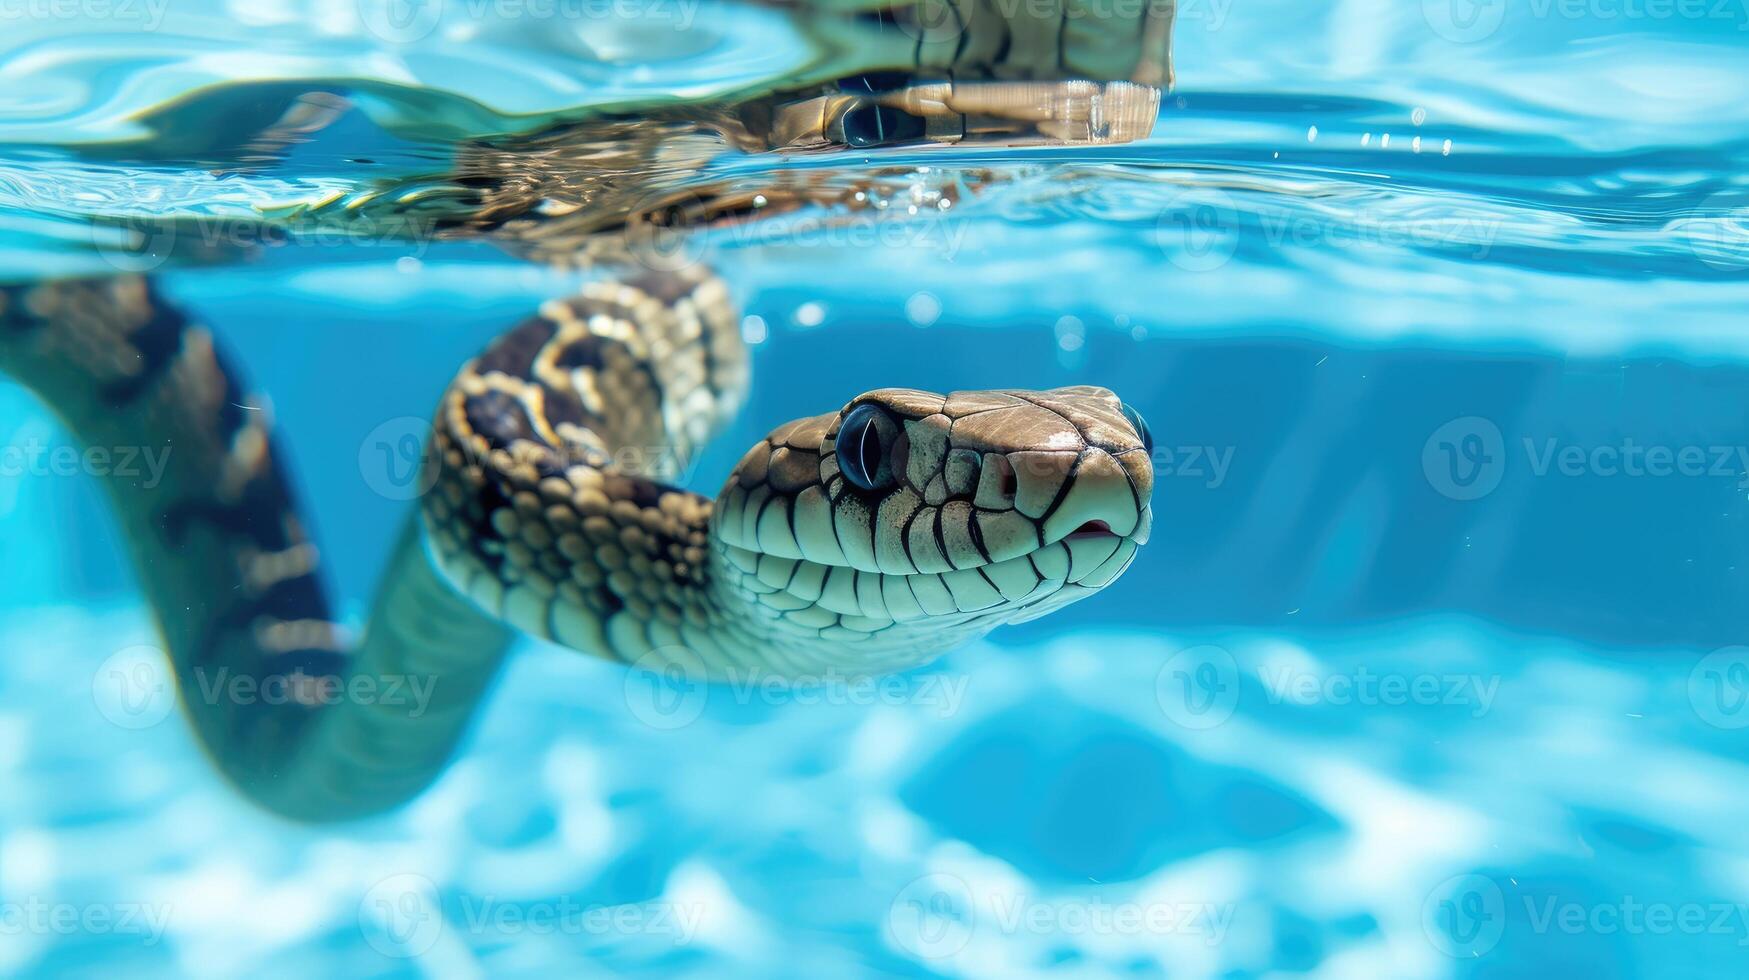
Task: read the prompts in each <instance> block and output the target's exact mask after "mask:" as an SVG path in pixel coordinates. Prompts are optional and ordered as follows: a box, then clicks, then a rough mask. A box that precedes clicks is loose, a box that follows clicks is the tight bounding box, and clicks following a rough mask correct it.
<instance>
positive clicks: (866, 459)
mask: <svg viewBox="0 0 1749 980" xmlns="http://www.w3.org/2000/svg"><path fill="white" fill-rule="evenodd" d="M894 435H895V432H894V429H893V423H892V421H891V420H890V419H888V418H887V415H886V413H885V412H883V411H881V410H880V409H879V408H876V407H875V406H873V405H858V406H856V407H855V408H853V409H851V410H850V414H849V415H848V416H846V417H845V419H844V424H843V425H840V426H839V427H838V442H837V449H838V472H840V473H843V474H844V478H845V479H846V480H849V481H850V482H851V483H853V484H855V485H856V486H858V487H860V488H862V489H864V490H878V489H880V488H882V487H884V486H886V485H887V484H889V483H891V482H893V468H892V467H891V466H890V465H888V463H887V450H888V448H889V447H890V445H891V443H892V438H893V436H894Z"/></svg>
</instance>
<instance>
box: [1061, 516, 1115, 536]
mask: <svg viewBox="0 0 1749 980" xmlns="http://www.w3.org/2000/svg"><path fill="white" fill-rule="evenodd" d="M1121 536H1122V535H1119V534H1117V533H1116V532H1114V531H1112V529H1111V525H1110V524H1107V523H1105V522H1104V521H1088V522H1087V523H1085V524H1083V525H1081V526H1080V527H1078V528H1076V529H1075V530H1073V531H1070V532H1069V533H1068V534H1067V535H1066V536H1065V537H1064V538H1063V540H1064V541H1086V540H1088V539H1090V538H1098V537H1111V538H1116V537H1121Z"/></svg>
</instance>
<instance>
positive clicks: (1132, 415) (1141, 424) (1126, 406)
mask: <svg viewBox="0 0 1749 980" xmlns="http://www.w3.org/2000/svg"><path fill="white" fill-rule="evenodd" d="M1123 417H1124V418H1125V419H1126V420H1127V421H1128V422H1129V424H1130V428H1132V429H1134V430H1136V435H1138V436H1141V437H1142V451H1143V452H1149V453H1151V452H1153V451H1154V433H1152V432H1150V431H1148V420H1147V419H1144V418H1142V413H1141V412H1138V411H1136V409H1135V406H1133V405H1131V404H1130V403H1129V402H1124V403H1123Z"/></svg>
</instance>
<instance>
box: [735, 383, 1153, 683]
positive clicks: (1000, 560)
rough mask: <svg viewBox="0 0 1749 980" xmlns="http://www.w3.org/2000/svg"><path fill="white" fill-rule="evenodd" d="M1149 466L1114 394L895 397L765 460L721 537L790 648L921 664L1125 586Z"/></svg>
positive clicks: (836, 418)
mask: <svg viewBox="0 0 1749 980" xmlns="http://www.w3.org/2000/svg"><path fill="white" fill-rule="evenodd" d="M1151 453H1152V443H1151V437H1150V436H1149V434H1148V432H1147V426H1146V424H1145V423H1144V422H1143V421H1142V419H1141V416H1140V414H1139V413H1137V412H1135V411H1134V410H1133V409H1131V408H1129V407H1128V406H1126V405H1125V404H1124V403H1123V402H1122V401H1120V400H1119V399H1118V397H1117V396H1116V395H1114V394H1113V393H1112V392H1110V391H1108V390H1106V389H1104V388H1096V387H1090V386H1077V387H1071V388H1057V389H1053V390H1050V391H966V392H955V393H952V394H948V395H940V394H934V393H931V392H926V391H917V390H913V389H905V388H885V389H880V390H877V391H871V392H868V393H866V394H863V395H861V396H859V397H857V398H855V399H853V400H852V401H851V402H850V403H849V404H847V405H845V406H844V408H843V409H841V410H839V411H837V412H833V413H828V414H825V415H818V416H814V417H812V418H806V419H800V420H797V421H795V422H791V423H789V424H788V425H784V426H781V427H779V428H777V429H775V430H773V431H772V432H771V434H770V435H768V436H767V437H766V438H765V440H764V441H762V442H761V443H760V444H758V445H756V446H754V447H753V449H752V450H750V451H749V452H748V453H747V454H746V456H745V457H743V458H742V460H741V463H740V464H739V465H738V466H737V467H736V469H735V472H734V474H733V475H731V476H730V478H729V481H728V483H727V484H726V485H725V487H724V489H723V491H722V493H721V494H720V495H719V496H718V499H717V507H716V511H715V513H714V515H713V520H712V537H713V538H714V540H715V543H716V545H717V547H718V549H719V552H720V553H721V554H722V555H723V557H724V558H725V559H726V560H727V567H726V569H725V571H727V572H728V577H729V578H730V579H732V580H734V582H735V585H736V587H737V588H738V589H740V590H743V594H742V595H741V596H740V598H742V599H752V600H756V601H758V602H759V603H760V604H761V605H763V606H764V607H766V609H768V610H769V611H770V612H771V614H772V618H773V619H774V620H775V621H776V625H777V627H778V630H779V632H788V633H797V634H812V635H814V636H817V637H825V638H836V639H841V640H844V641H847V642H855V643H858V644H860V645H861V647H862V649H865V650H868V651H870V654H871V657H872V659H873V660H875V661H877V662H879V663H881V664H883V665H890V664H891V663H893V662H894V661H895V660H896V661H897V662H898V663H899V664H901V665H902V664H903V663H905V662H921V661H922V660H926V659H929V657H931V656H933V655H934V654H936V653H939V652H941V651H943V650H945V649H947V648H948V647H950V646H952V645H954V644H957V643H958V642H961V641H962V640H964V639H966V638H968V636H969V635H976V634H981V633H983V632H986V631H988V630H989V629H992V628H994V627H995V626H997V625H1001V624H1002V623H1008V622H1018V621H1022V620H1025V619H1031V618H1035V617H1036V616H1039V615H1043V614H1044V613H1046V612H1049V611H1051V610H1054V609H1057V608H1060V607H1062V606H1064V605H1066V604H1068V603H1069V602H1072V601H1074V600H1076V599H1080V598H1083V597H1085V596H1087V595H1090V594H1092V593H1093V592H1095V591H1097V590H1099V589H1101V588H1103V587H1105V586H1106V585H1109V584H1110V583H1111V582H1112V581H1114V580H1115V579H1116V578H1117V577H1118V575H1120V574H1122V572H1123V571H1124V570H1125V569H1126V568H1127V567H1128V566H1129V564H1130V562H1131V560H1132V559H1133V558H1134V557H1135V553H1136V549H1137V547H1139V546H1140V545H1141V544H1143V543H1145V542H1146V541H1147V539H1148V533H1149V529H1150V527H1151V524H1152V513H1151V511H1150V508H1149V501H1150V499H1151V497H1152V492H1153V480H1154V474H1153V466H1152V463H1151V459H1150V457H1151ZM876 650H882V651H887V654H888V655H887V656H886V657H881V656H873V652H874V651H876ZM859 662H863V661H859Z"/></svg>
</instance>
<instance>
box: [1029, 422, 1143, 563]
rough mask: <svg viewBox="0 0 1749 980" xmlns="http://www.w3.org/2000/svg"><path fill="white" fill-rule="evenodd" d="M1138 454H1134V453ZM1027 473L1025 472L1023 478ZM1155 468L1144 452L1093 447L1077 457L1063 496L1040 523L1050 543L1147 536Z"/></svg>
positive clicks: (1110, 540) (1073, 542)
mask: <svg viewBox="0 0 1749 980" xmlns="http://www.w3.org/2000/svg"><path fill="white" fill-rule="evenodd" d="M1132 457H1133V458H1132ZM1024 479H1025V477H1024V476H1023V477H1022V480H1023V481H1024ZM1152 484H1153V474H1152V471H1151V467H1150V465H1149V463H1148V459H1147V455H1146V454H1145V453H1136V452H1131V453H1123V454H1121V455H1119V456H1113V455H1111V454H1110V453H1108V452H1106V451H1105V450H1103V449H1099V448H1092V447H1090V448H1088V449H1086V450H1085V451H1083V452H1081V453H1080V454H1078V455H1077V456H1076V457H1075V458H1074V464H1073V470H1072V471H1071V472H1070V473H1069V474H1068V475H1067V486H1066V487H1064V488H1063V490H1062V491H1061V493H1062V497H1061V499H1060V500H1059V501H1058V502H1057V504H1056V506H1055V507H1054V508H1053V509H1052V510H1051V511H1050V513H1049V515H1048V516H1046V517H1045V520H1044V524H1043V526H1042V527H1041V528H1040V531H1041V536H1042V538H1043V541H1044V543H1045V544H1051V543H1053V542H1056V541H1067V542H1069V543H1070V545H1071V546H1073V545H1075V544H1076V543H1077V542H1082V541H1093V540H1097V539H1101V538H1103V539H1106V540H1107V541H1108V542H1111V543H1115V542H1116V541H1117V540H1118V539H1120V538H1135V539H1136V541H1137V543H1138V544H1140V543H1142V542H1143V541H1145V540H1146V537H1147V514H1148V496H1149V495H1148V489H1149V488H1151V486H1152Z"/></svg>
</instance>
